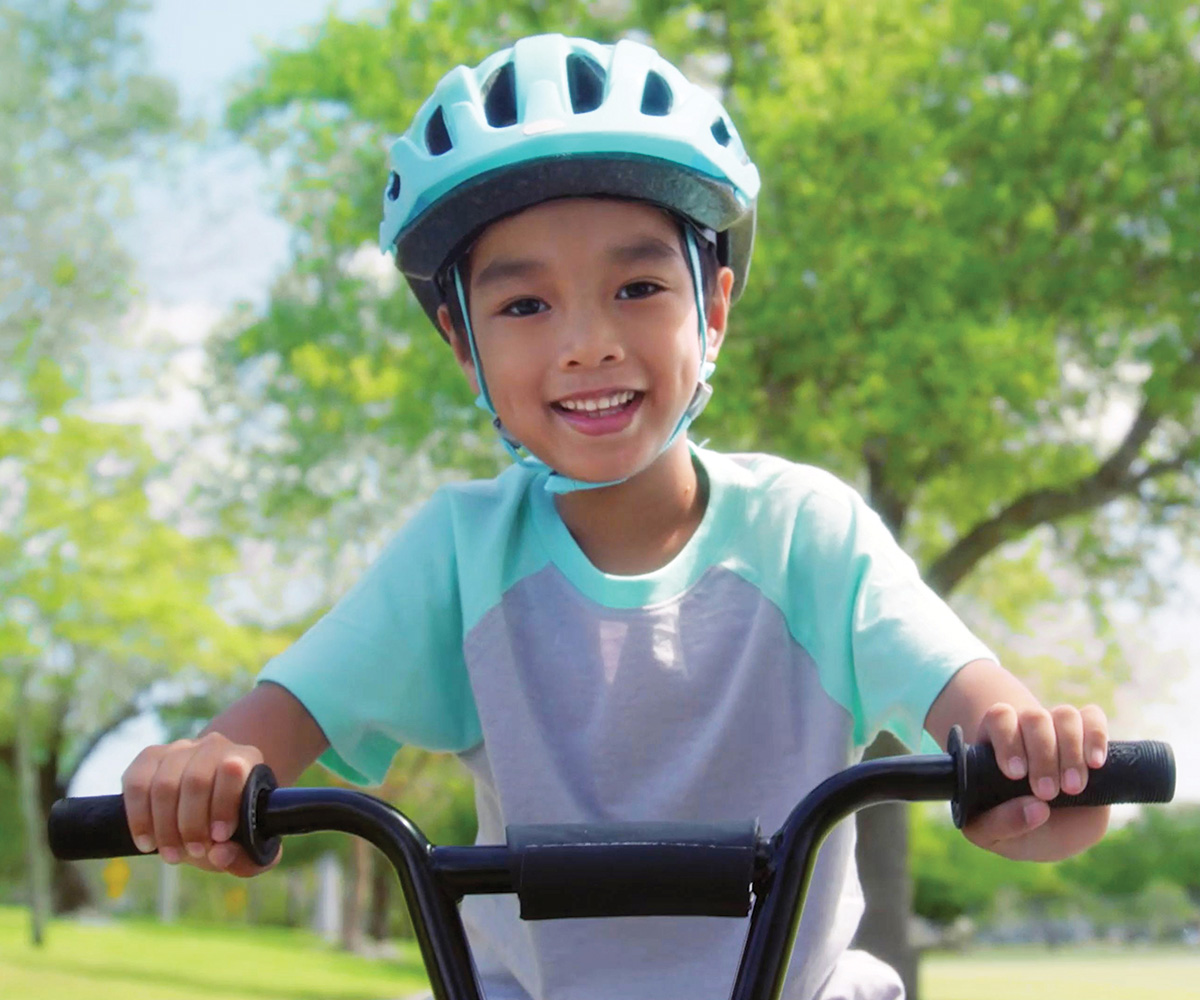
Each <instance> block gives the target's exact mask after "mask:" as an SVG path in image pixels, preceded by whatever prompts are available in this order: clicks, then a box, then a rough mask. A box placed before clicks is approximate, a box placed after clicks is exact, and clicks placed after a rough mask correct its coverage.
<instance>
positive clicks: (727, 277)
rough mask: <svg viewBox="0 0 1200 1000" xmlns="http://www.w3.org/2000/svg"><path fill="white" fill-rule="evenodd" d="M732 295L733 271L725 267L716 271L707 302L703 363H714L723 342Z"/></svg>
mask: <svg viewBox="0 0 1200 1000" xmlns="http://www.w3.org/2000/svg"><path fill="white" fill-rule="evenodd" d="M732 294H733V271H731V270H730V269H729V268H727V267H723V268H721V269H720V270H719V271H717V281H716V288H714V289H713V293H712V295H711V296H710V297H709V300H708V316H707V318H706V322H707V324H708V353H707V354H706V356H705V359H704V360H705V361H716V360H717V355H718V354H720V353H721V345H722V344H723V343H724V342H725V327H726V325H727V324H728V322H729V304H730V297H731V296H732Z"/></svg>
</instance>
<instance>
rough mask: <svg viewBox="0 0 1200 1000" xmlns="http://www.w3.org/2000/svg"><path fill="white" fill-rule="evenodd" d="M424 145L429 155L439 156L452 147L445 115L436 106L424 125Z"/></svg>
mask: <svg viewBox="0 0 1200 1000" xmlns="http://www.w3.org/2000/svg"><path fill="white" fill-rule="evenodd" d="M425 147H426V148H427V149H428V150H429V155H430V156H441V155H442V154H443V153H448V152H449V151H450V150H451V149H453V148H454V143H452V142H451V141H450V133H449V132H447V131H446V116H445V115H444V114H442V109H441V108H438V109H437V111H435V112H434V113H433V114H432V115H431V116H430V118H429V122H428V124H427V125H426V126H425Z"/></svg>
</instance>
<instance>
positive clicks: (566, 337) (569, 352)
mask: <svg viewBox="0 0 1200 1000" xmlns="http://www.w3.org/2000/svg"><path fill="white" fill-rule="evenodd" d="M564 327H565V328H564V330H563V334H562V345H561V350H560V353H559V367H561V368H562V369H563V370H564V371H573V370H576V369H579V368H595V367H597V366H598V365H606V364H615V363H616V362H618V361H622V360H623V359H624V358H625V348H624V347H623V346H622V344H621V337H620V333H619V331H618V330H617V329H616V327H615V326H614V325H613V324H612V323H611V322H609V321H608V320H607V319H605V318H604V317H603V316H597V315H596V314H595V313H593V312H591V311H589V310H580V311H579V312H577V313H575V314H574V315H573V316H571V317H569V319H568V322H567V323H566V324H564Z"/></svg>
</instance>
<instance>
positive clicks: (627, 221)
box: [470, 198, 679, 275]
mask: <svg viewBox="0 0 1200 1000" xmlns="http://www.w3.org/2000/svg"><path fill="white" fill-rule="evenodd" d="M647 239H649V240H650V241H658V242H661V243H663V244H666V246H667V247H668V248H675V249H676V250H677V248H678V247H679V224H678V223H677V222H676V220H675V219H674V218H673V217H672V216H671V215H670V214H669V213H668V212H667V211H666V210H665V209H661V208H659V207H657V206H655V205H649V204H644V203H642V202H636V201H624V200H620V199H615V198H559V199H556V200H554V201H548V202H542V203H541V204H539V205H534V206H533V207H531V208H527V209H525V210H524V211H521V212H518V213H516V214H515V215H510V216H508V217H507V218H504V219H500V220H499V221H497V222H494V223H492V224H491V225H490V226H488V228H487V229H485V230H484V231H483V233H482V234H481V235H480V237H479V239H478V240H476V241H475V245H474V246H473V247H472V248H471V252H470V257H471V273H472V275H479V274H482V272H483V270H484V269H485V268H486V267H487V265H488V264H489V263H490V262H491V261H492V260H493V259H495V258H498V257H517V256H519V257H521V258H523V259H530V258H545V259H557V258H559V257H561V256H562V255H563V254H571V253H572V252H573V251H587V250H597V249H598V250H604V249H605V248H606V247H611V246H616V245H618V244H633V243H635V242H638V241H639V240H641V241H646V240H647Z"/></svg>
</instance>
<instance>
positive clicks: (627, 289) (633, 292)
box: [617, 281, 663, 299]
mask: <svg viewBox="0 0 1200 1000" xmlns="http://www.w3.org/2000/svg"><path fill="white" fill-rule="evenodd" d="M662 289H663V286H662V285H660V284H659V283H658V282H657V281H631V282H630V283H629V284H628V285H624V286H622V288H621V290H620V291H619V292H617V298H619V299H645V298H649V297H650V296H651V295H654V294H655V293H656V292H661V291H662ZM626 293H628V294H626Z"/></svg>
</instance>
